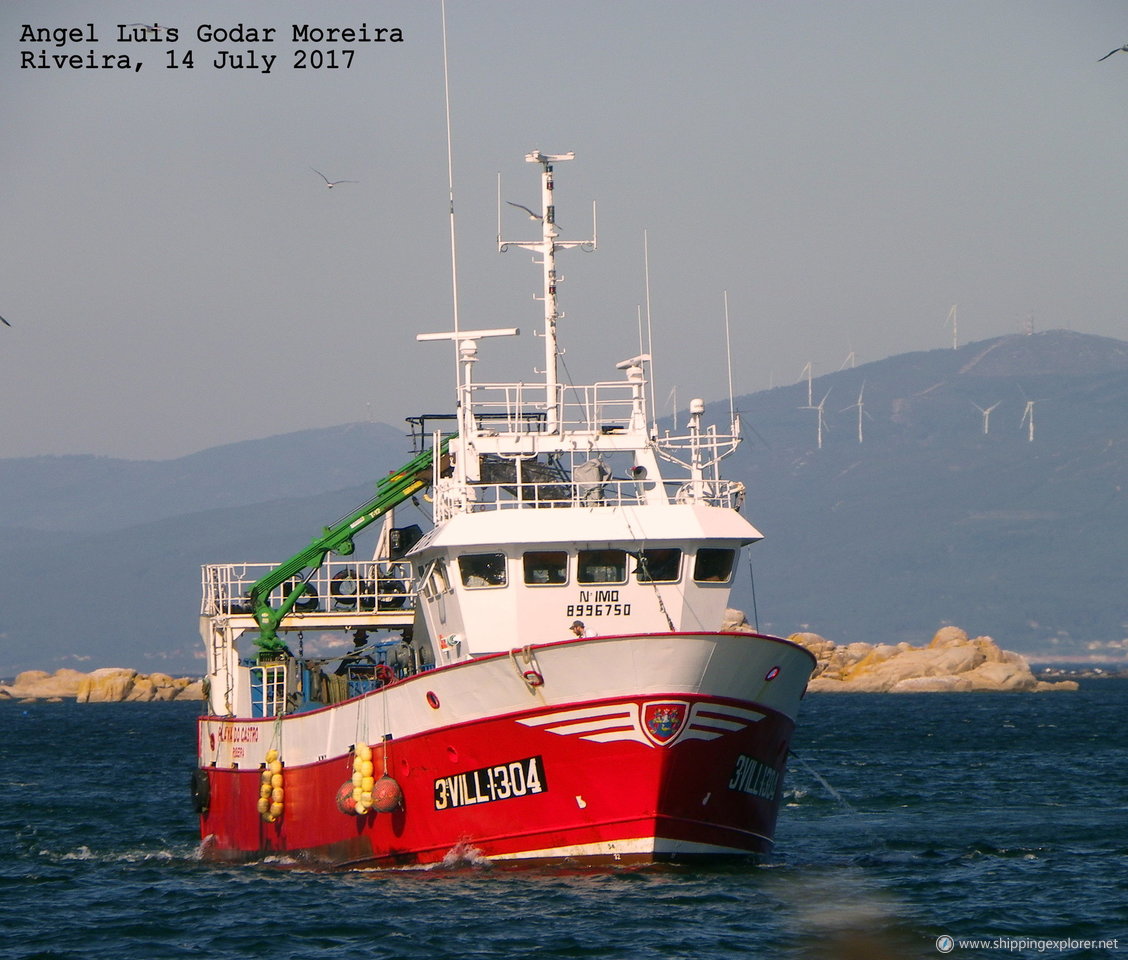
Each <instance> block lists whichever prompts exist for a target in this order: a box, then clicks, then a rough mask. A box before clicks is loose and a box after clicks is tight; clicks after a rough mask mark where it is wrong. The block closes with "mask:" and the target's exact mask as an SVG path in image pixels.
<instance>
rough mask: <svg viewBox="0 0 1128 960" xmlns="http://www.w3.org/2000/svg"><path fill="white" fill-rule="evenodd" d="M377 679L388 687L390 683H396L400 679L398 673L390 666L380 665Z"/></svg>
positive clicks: (378, 665) (377, 667)
mask: <svg viewBox="0 0 1128 960" xmlns="http://www.w3.org/2000/svg"><path fill="white" fill-rule="evenodd" d="M376 679H377V680H379V681H380V682H381V683H382V684H384V685H385V686H387V685H388V684H389V683H395V682H396V680H398V679H399V677H397V676H396V672H395V671H394V670H393V669H392V668H391V667H390V666H388V664H386V663H378V664H377V665H376Z"/></svg>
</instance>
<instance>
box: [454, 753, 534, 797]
mask: <svg viewBox="0 0 1128 960" xmlns="http://www.w3.org/2000/svg"><path fill="white" fill-rule="evenodd" d="M546 790H548V781H547V780H546V779H545V775H544V758H543V757H527V758H526V759H524V760H512V761H510V762H509V763H499V764H497V765H495V766H492V767H481V768H480V769H478V770H468V771H467V772H466V773H456V774H454V775H453V776H450V777H439V778H438V779H437V780H435V809H436V810H453V809H455V808H456V807H469V806H472V805H473V804H477V803H493V802H494V801H496V800H509V799H512V798H515V797H528V796H531V795H533V794H537V793H544V792H545V791H546Z"/></svg>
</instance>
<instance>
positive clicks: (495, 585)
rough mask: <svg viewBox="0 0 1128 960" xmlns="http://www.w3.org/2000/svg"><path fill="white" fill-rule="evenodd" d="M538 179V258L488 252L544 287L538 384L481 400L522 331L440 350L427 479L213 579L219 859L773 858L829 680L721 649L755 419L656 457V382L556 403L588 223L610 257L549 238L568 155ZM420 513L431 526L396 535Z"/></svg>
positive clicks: (220, 569) (632, 366)
mask: <svg viewBox="0 0 1128 960" xmlns="http://www.w3.org/2000/svg"><path fill="white" fill-rule="evenodd" d="M525 159H526V160H527V161H528V162H529V163H530V164H534V165H536V166H537V167H539V173H540V193H541V204H540V212H539V213H535V212H531V211H530V212H531V213H532V217H533V218H534V219H535V220H536V221H537V222H538V223H539V226H540V236H539V237H536V238H535V239H532V240H529V241H503V240H502V239H501V231H500V227H499V235H498V247H499V250H505V249H506V248H508V247H511V246H516V247H520V248H524V249H528V250H532V251H533V252H534V253H535V254H536V255H537V258H538V259H537V262H539V264H540V265H541V266H542V271H543V291H542V294H541V299H543V304H544V328H543V331H541V333H542V335H543V339H544V349H545V360H544V377H543V381H541V382H536V383H528V382H509V383H493V382H479V381H478V380H477V379H476V378H475V376H474V367H475V364H476V363H477V362H478V358H479V351H480V350H483V349H487V348H488V345H489V343H491V342H492V341H493V338H495V337H500V336H512V335H516V334H517V333H518V331H517V330H516V329H497V328H495V329H474V330H462V329H457V323H456V329H455V330H453V331H447V332H442V333H424V334H421V335H420V336H419V337H418V339H419V340H423V341H427V340H439V341H445V342H447V344H448V346H449V345H453V352H454V354H455V356H456V365H457V377H456V378H455V380H456V393H457V396H456V397H455V412H454V413H452V414H449V415H439V416H436V415H429V416H419V417H413V418H410V423H411V425H412V431H411V432H412V436H413V438H414V441H415V446H416V449H415V451H414V456H413V457H412V458H411V459H410V460H409V461H408V462H407V463H405V464H404V466H403V467H402V468H401V469H399V470H397V471H395V472H393V473H391V474H389V475H388V476H386V477H384V478H383V479H381V480H380V481H379V482H378V484H377V485H376V490H375V496H374V497H373V498H372V499H371V500H370V501H369V502H367V503H365V504H363V505H361V506H360V507H359V508H358V509H357V510H355V511H354V512H353V513H351V514H350V515H348V516H346V517H344V518H343V519H341V520H339V521H338V522H336V523H334V524H332V525H331V526H329V527H326V528H324V530H323V531H322V533H321V534H320V535H318V536H317V537H316V538H315V539H314V540H313V541H312V543H310V545H309V546H307V547H305V548H304V549H302V550H300V551H299V552H297V553H296V554H295V555H294V556H293V557H291V558H289V559H288V560H286V561H284V562H282V563H276V564H272V563H250V562H247V563H217V564H208V565H206V566H205V567H204V568H203V602H202V610H201V617H200V632H201V636H202V638H203V641H204V645H205V648H206V652H207V669H208V673H207V683H206V688H207V704H206V708H205V712H204V715H202V716H201V717H200V719H199V723H198V740H199V751H198V768H197V769H196V770H195V772H194V775H193V784H192V786H193V797H194V803H195V808H196V811H197V813H198V814H199V822H200V834H201V839H202V844H201V849H202V852H203V855H204V856H205V857H208V858H213V859H219V860H247V859H261V858H269V857H284V858H290V859H292V860H294V861H297V862H303V863H310V864H315V865H324V866H329V867H346V868H347V867H379V866H396V865H404V864H431V863H440V862H444V861H445V862H450V861H451V860H489V861H541V862H553V861H572V862H578V863H604V862H626V863H629V862H654V861H664V860H675V859H688V858H700V857H730V856H737V857H748V856H752V855H756V854H760V853H763V852H765V851H767V850H768V849H769V848H770V846H771V843H772V835H773V831H774V827H775V822H776V817H777V813H778V810H779V804H780V797H781V793H782V789H783V775H784V766H785V761H786V758H787V754H788V745H789V742H790V738H791V735H792V732H793V729H794V725H795V716H796V712H797V709H798V706H799V701H800V699H801V697H802V695H803V693H804V691H805V689H806V684H807V681H808V679H809V677H810V674H811V671H812V669H813V667H814V658H813V657H812V656H811V654H810V653H809V652H807V651H806V650H805V649H803V648H802V647H801V646H799V645H797V644H795V643H792V642H790V641H787V640H784V639H780V638H778V637H772V636H767V635H764V634H761V633H755V632H749V631H748V630H739V629H723V625H724V623H725V615H726V610H727V609H728V607H729V595H730V591H731V590H732V587H733V581H734V576H735V575H736V572H737V570H738V563H739V561H740V558H741V555H742V553H743V551H744V549H745V548H746V547H748V546H749V545H751V544H753V543H755V542H756V541H757V540H759V539H761V535H760V533H759V532H758V531H757V529H756V528H755V527H754V526H753V525H752V524H751V523H750V522H749V521H748V520H747V519H745V517H744V516H743V514H742V513H741V508H742V506H743V500H744V487H743V485H742V484H741V483H740V482H738V481H735V480H731V479H725V478H723V477H722V474H721V470H720V464H721V461H722V460H723V459H724V458H725V457H726V456H728V455H729V454H730V453H732V452H733V451H734V450H735V449H736V447H737V444H738V443H739V442H740V436H739V433H740V429H739V419H738V418H737V417H735V416H733V417H732V422H731V423H730V424H729V425H728V426H727V427H725V428H724V429H718V427H717V426H716V425H706V424H705V423H704V422H703V418H704V413H705V404H704V403H703V402H702V401H701V400H694V401H693V402H692V403H691V405H690V408H689V420H688V424H687V426H686V427H685V429H684V430H683V431H681V432H678V431H676V430H674V431H670V430H665V431H660V430H659V428H658V426H657V424H656V417H655V415H654V410H653V405H652V403H651V401H650V396H649V392H648V369H649V365H650V357H649V356H648V355H646V354H640V355H638V356H634V357H630V358H627V359H625V360H623V361H622V362H620V363H618V364H615V365H614V370H611V369H608V371H607V374H608V376H609V379H607V380H601V381H597V382H595V383H591V384H587V385H581V386H576V385H573V384H571V383H568V384H565V383H562V382H561V380H560V378H559V373H558V371H559V367H560V353H561V347H560V344H559V342H558V337H557V332H558V331H557V328H558V324H559V321H560V319H561V317H562V314H561V313H560V312H559V309H558V302H557V286H558V275H557V254H558V253H559V252H561V251H564V250H568V249H572V248H575V247H586V248H589V249H590V248H594V246H595V241H594V224H593V239H592V240H591V241H577V240H567V239H564V238H562V237H561V234H560V231H559V229H558V228H557V224H556V210H555V199H554V198H555V193H554V187H555V183H554V178H555V172H554V171H555V167H556V165H557V164H559V163H561V162H562V161H565V160H571V159H573V154H558V155H551V154H545V153H542V152H540V151H535V152H533V153H530V154H528V155H527V156H526V158H525ZM499 207H500V203H499ZM593 219H594V217H593ZM456 316H457V313H456ZM419 349H428V348H427V347H423V346H421V347H420V348H419ZM611 366H612V364H611V363H610V362H609V363H608V367H609V368H611ZM416 505H418V506H420V507H424V508H426V510H427V511H429V512H430V513H431V517H430V520H429V522H428V521H424V522H423V523H416V522H410V523H409V522H405V521H404V514H405V513H407V512H408V509H410V510H411V515H410V516H409V517H408V518H407V519H409V520H412V521H414V520H415V519H417V518H420V517H422V515H423V512H422V511H421V510H419V509H417V508H416ZM366 530H367V533H368V535H369V536H370V537H371V538H372V539H373V540H374V543H373V545H372V546H371V548H370V549H369V550H367V551H365V552H364V556H363V559H360V558H359V557H360V555H359V552H358V547H359V543H360V535H361V533H362V531H366ZM307 638H310V646H311V648H312V647H314V646H316V648H317V653H316V655H313V654H312V653H309V654H307V652H306V649H305V647H306V639H307ZM313 638H317V641H318V642H317V644H316V645H315V644H313V643H312V639H313ZM334 642H335V643H336V644H337V646H336V648H335V649H336V654H335V655H332V656H331V655H328V654H327V653H326V650H327V649H328V650H331V651H332V650H333V649H334V648H333V647H332V644H333V643H334Z"/></svg>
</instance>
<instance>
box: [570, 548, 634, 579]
mask: <svg viewBox="0 0 1128 960" xmlns="http://www.w3.org/2000/svg"><path fill="white" fill-rule="evenodd" d="M576 579H577V580H578V581H579V582H580V583H625V582H626V579H627V555H626V553H625V552H624V551H622V550H581V551H580V552H579V553H578V554H577V558H576Z"/></svg>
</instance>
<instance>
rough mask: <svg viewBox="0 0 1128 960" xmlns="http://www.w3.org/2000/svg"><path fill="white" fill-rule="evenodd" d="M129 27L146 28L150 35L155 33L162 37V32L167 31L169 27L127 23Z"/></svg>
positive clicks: (155, 24) (157, 24)
mask: <svg viewBox="0 0 1128 960" xmlns="http://www.w3.org/2000/svg"><path fill="white" fill-rule="evenodd" d="M126 26H127V27H144V28H145V30H146V31H147V32H149V33H155V34H156V35H157V36H160V33H161V31H162V30H167V29H168V27H162V26H161V25H160V24H159V23H127V24H126Z"/></svg>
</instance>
